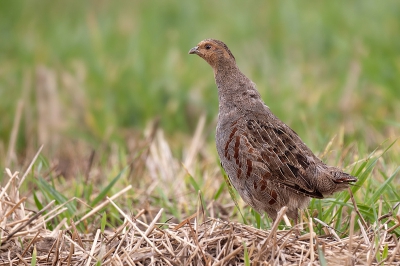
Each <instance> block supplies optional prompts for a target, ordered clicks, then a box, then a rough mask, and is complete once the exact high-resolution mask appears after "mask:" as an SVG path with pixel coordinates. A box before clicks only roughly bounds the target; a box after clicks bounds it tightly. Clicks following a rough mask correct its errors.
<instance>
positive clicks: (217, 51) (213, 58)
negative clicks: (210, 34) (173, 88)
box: [189, 39, 235, 70]
mask: <svg viewBox="0 0 400 266" xmlns="http://www.w3.org/2000/svg"><path fill="white" fill-rule="evenodd" d="M189 54H197V55H198V56H200V57H201V58H203V59H204V60H206V62H207V63H209V64H210V65H211V67H212V68H214V70H216V68H217V67H218V66H219V65H220V64H221V63H223V64H224V65H225V64H227V63H233V64H235V57H234V56H233V54H232V53H231V51H230V50H229V48H228V46H226V44H225V43H223V42H221V41H218V40H214V39H205V40H203V41H201V42H200V43H199V44H198V45H197V46H195V47H193V48H192V49H190V51H189Z"/></svg>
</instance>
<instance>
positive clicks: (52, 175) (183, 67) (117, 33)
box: [0, 0, 400, 234]
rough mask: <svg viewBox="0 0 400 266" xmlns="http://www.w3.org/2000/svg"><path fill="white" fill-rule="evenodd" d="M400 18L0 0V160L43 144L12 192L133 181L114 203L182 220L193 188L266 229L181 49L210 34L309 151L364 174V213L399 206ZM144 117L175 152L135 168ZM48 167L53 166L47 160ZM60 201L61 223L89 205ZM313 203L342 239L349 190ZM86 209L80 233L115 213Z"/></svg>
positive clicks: (94, 193)
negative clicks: (235, 181) (224, 157)
mask: <svg viewBox="0 0 400 266" xmlns="http://www.w3.org/2000/svg"><path fill="white" fill-rule="evenodd" d="M398 14H400V3H399V2H398V1H394V0H393V1H386V2H385V4H382V3H377V2H376V1H361V0H359V1H352V2H343V1H340V2H338V1H324V2H319V3H315V2H301V3H300V2H295V1H272V2H271V1H270V2H259V3H254V2H249V3H244V2H240V1H227V0H226V1H218V2H215V1H202V2H182V1H160V0H157V1H145V2H143V1H118V2H105V1H101V2H99V1H89V2H85V3H82V1H68V3H64V2H54V1H3V2H1V3H0V39H1V40H2V41H0V62H1V64H0V121H1V123H0V166H1V168H2V169H4V168H5V167H8V168H11V169H12V170H18V171H20V172H22V171H23V170H24V169H26V165H27V163H28V162H29V160H30V159H31V158H32V157H33V154H34V152H35V151H36V150H37V149H38V147H39V146H40V145H41V144H45V149H44V151H43V153H42V157H40V158H39V160H38V161H37V162H36V164H35V167H34V168H33V170H32V171H31V173H30V174H29V175H28V179H27V183H26V184H24V187H23V191H22V193H24V192H25V193H26V194H27V195H28V196H31V195H33V194H34V195H35V197H32V200H31V202H30V203H31V205H32V206H36V208H38V209H40V208H41V207H43V206H45V205H46V204H47V203H48V202H49V201H51V200H52V199H55V200H56V201H57V204H62V203H65V202H66V201H68V200H69V199H71V198H74V197H76V198H77V199H81V200H82V201H84V202H85V203H86V204H88V205H89V206H91V207H93V206H94V205H96V204H97V203H99V202H100V201H104V200H105V196H106V195H108V196H110V195H112V194H114V193H116V192H117V191H119V190H121V189H122V188H124V187H126V186H127V185H129V184H132V185H133V187H134V189H132V191H130V192H129V193H128V194H127V195H126V196H124V198H123V200H121V201H123V203H124V206H125V207H126V208H127V209H130V210H132V213H135V212H137V211H139V210H140V209H142V208H147V209H149V210H150V215H151V210H154V211H155V210H156V209H157V208H161V207H163V208H165V209H166V213H167V215H165V216H164V217H163V219H164V220H168V219H170V218H172V217H173V218H174V219H176V220H180V219H183V218H185V217H187V216H189V215H191V214H193V212H195V211H196V210H197V203H198V197H199V196H198V195H199V194H198V191H200V192H201V194H200V195H201V197H202V200H200V201H201V202H203V204H205V205H207V204H211V202H212V200H213V199H214V200H215V204H214V205H213V206H214V207H215V210H220V211H218V212H217V211H215V212H214V214H215V215H217V214H216V213H219V214H218V215H221V216H222V217H224V218H229V219H232V220H236V221H240V222H243V221H244V220H246V221H247V222H248V223H250V224H253V225H254V226H256V227H259V228H266V227H268V226H270V221H269V220H267V219H266V218H262V217H260V216H259V215H257V214H255V213H254V212H253V211H252V210H251V209H249V208H243V207H244V204H243V202H241V201H239V202H238V206H239V207H240V208H241V211H242V213H243V218H242V217H241V214H240V212H239V211H238V210H237V209H236V208H235V207H234V205H232V200H231V199H230V196H229V193H228V191H227V188H226V186H225V185H224V181H223V180H224V179H223V177H222V174H221V173H220V172H219V169H218V168H219V163H218V159H217V154H216V151H215V148H214V144H213V141H214V139H213V135H214V127H215V117H216V114H217V110H218V99H217V91H216V88H215V84H214V80H213V75H212V71H211V69H210V67H209V66H208V65H207V64H206V63H205V62H203V61H202V60H201V59H199V58H197V57H195V56H189V55H188V54H187V52H188V50H189V49H190V48H191V47H193V46H195V45H196V44H197V43H198V42H199V41H200V40H202V39H205V38H210V37H213V38H218V39H221V40H223V41H225V42H226V43H227V44H228V46H229V47H230V49H231V50H232V52H233V54H234V55H235V57H236V60H237V63H238V65H239V66H240V68H241V69H242V71H243V72H244V73H245V74H247V75H248V76H249V77H250V78H251V79H252V80H253V81H254V82H255V83H256V84H257V86H258V88H259V90H260V92H261V94H262V96H263V99H264V100H265V102H266V104H267V105H269V106H270V108H271V109H272V111H273V112H274V113H275V114H276V115H277V116H278V117H280V118H281V119H282V120H283V121H285V122H286V123H287V124H288V125H290V126H291V127H292V128H293V129H295V131H296V132H297V133H298V134H299V135H300V136H301V137H302V139H303V140H304V141H305V142H306V143H307V145H309V146H310V148H311V149H312V150H313V151H315V152H316V153H319V154H321V155H323V160H324V161H325V162H327V163H329V164H332V165H337V166H339V167H346V171H348V172H351V173H352V174H354V175H356V176H357V177H358V178H359V179H360V182H359V183H358V184H357V186H354V187H353V188H352V189H353V191H354V193H355V198H356V200H357V202H358V204H359V209H360V212H361V213H362V214H363V216H364V218H365V219H366V220H367V221H368V222H369V223H373V222H374V221H376V219H377V218H378V217H377V216H378V212H379V202H380V200H382V206H383V207H382V210H381V212H382V213H388V212H392V213H393V214H395V213H396V212H397V211H398V210H397V209H395V210H392V209H391V208H392V207H393V206H394V205H395V203H396V202H399V201H400V195H399V193H398V191H400V190H399V187H400V182H399V173H398V171H399V168H398V167H399V161H400V144H399V142H395V143H394V144H392V143H393V141H395V139H396V138H398V137H399V136H400V135H399V133H398V132H399V129H400V124H399V122H398V121H400V108H399V99H400V90H399V88H400V79H399V78H398V77H399V74H400V53H399V52H398V48H399V47H400V37H399V36H398V32H399V30H400V20H399V19H398ZM42 67H45V70H43V69H42ZM43 71H44V72H43ZM43 78H44V79H45V80H46V79H54V80H55V84H56V85H55V86H54V88H55V89H53V90H52V89H51V88H50V89H45V88H44V87H45V86H44V85H43ZM50 87H51V85H50ZM20 99H21V100H22V101H23V104H24V107H23V110H22V116H21V117H22V120H21V122H20V127H19V128H18V131H17V135H16V137H17V138H16V144H15V147H13V146H12V147H11V150H13V151H15V153H16V157H8V156H7V151H8V147H9V145H10V141H11V136H12V127H13V123H14V119H15V117H16V110H17V102H18V100H20ZM41 108H43V110H42V111H41V110H40V109H41ZM203 114H205V116H206V118H207V120H206V126H205V129H204V131H203V133H202V135H201V141H202V145H201V147H200V148H198V149H195V150H196V156H195V162H194V163H193V165H192V166H191V167H190V170H189V172H188V173H186V171H185V170H184V169H183V167H182V165H181V162H183V161H185V158H187V157H186V156H187V154H188V151H189V149H190V148H189V147H190V143H191V141H192V140H191V138H192V135H193V134H194V132H195V128H196V126H197V121H198V120H199V118H200V116H201V115H203ZM155 118H159V121H160V124H159V128H161V129H162V130H163V131H164V132H165V143H167V144H168V145H169V149H170V150H171V154H169V153H168V152H169V150H168V149H166V148H165V145H164V146H162V145H161V144H160V143H161V142H160V141H161V140H163V139H164V138H162V137H160V136H159V135H157V134H156V137H155V142H156V143H158V144H159V146H158V148H159V149H158V152H159V154H163V156H161V157H162V158H158V160H156V159H155V158H156V157H154V156H155V155H154V153H152V152H149V155H148V156H149V157H151V158H153V159H154V161H153V163H154V164H153V165H152V166H151V165H149V164H147V165H145V159H144V158H145V157H146V156H147V155H146V154H147V152H148V146H149V145H148V143H147V142H146V141H145V140H146V139H147V140H148V139H151V138H149V137H148V135H146V134H147V133H144V132H145V131H146V130H149V128H150V127H149V126H148V125H149V121H152V120H154V119H155ZM145 128H147V129H146V130H145ZM335 136H336V137H335ZM331 140H332V141H331ZM330 141H331V142H330ZM160 145H161V146H162V147H164V148H162V147H161V146H160ZM325 147H326V151H325V152H324V150H325ZM388 147H390V148H389V150H387V151H386V149H387V148H388ZM92 152H93V154H94V155H93V158H92V159H93V160H91V159H90V158H91V154H92ZM145 155H146V156H145ZM10 158H11V159H10ZM57 164H58V165H60V164H61V165H64V168H63V167H59V168H57V169H55V168H54V166H55V165H57ZM127 166H128V167H129V171H125V172H123V169H125V167H127ZM152 167H153V168H152ZM163 167H164V168H163ZM165 167H169V168H170V169H165ZM150 168H151V169H150ZM143 169H144V170H143ZM152 171H153V172H152ZM4 182H5V180H2V177H0V183H4ZM218 204H219V205H220V206H217V205H218ZM66 206H67V207H68V209H69V212H68V214H67V216H65V217H64V216H62V217H58V218H57V219H62V218H68V219H71V218H74V219H75V218H76V217H81V216H82V215H84V213H85V212H86V211H87V206H86V205H84V204H82V202H80V201H78V200H74V201H70V202H69V203H68V204H67V205H66ZM222 209H223V210H226V212H227V213H223V212H221V210H222ZM314 210H316V211H318V218H319V219H320V220H322V221H324V222H327V223H329V222H331V221H332V224H333V225H334V227H335V228H336V229H337V230H339V231H341V232H344V233H346V230H347V227H346V226H348V223H346V222H347V219H348V213H349V212H350V211H351V210H352V204H351V202H350V201H349V198H348V194H347V193H346V192H343V193H340V194H337V195H335V197H334V198H331V199H326V200H322V201H319V200H315V201H312V202H311V205H310V210H309V211H308V212H309V213H310V214H312V213H313V212H314ZM105 212H106V213H107V215H105V214H104V213H105ZM206 212H207V213H208V214H210V212H211V207H210V208H208V209H207V208H206ZM221 213H222V214H221ZM102 217H106V218H102ZM96 219H97V220H94V222H93V224H87V225H80V229H81V230H86V231H87V230H89V228H91V226H93V225H95V224H96V223H98V224H99V223H100V222H101V224H102V227H103V228H104V226H105V225H104V223H107V226H115V225H116V224H119V223H120V222H121V218H120V217H119V215H118V212H117V211H116V210H115V209H113V207H107V209H106V210H101V212H99V215H98V216H97V217H96ZM104 220H106V221H104ZM53 222H54V221H53ZM54 224H56V223H54ZM389 225H393V222H389ZM396 233H397V234H399V230H398V229H397V231H396Z"/></svg>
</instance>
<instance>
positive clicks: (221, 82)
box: [214, 64, 251, 107]
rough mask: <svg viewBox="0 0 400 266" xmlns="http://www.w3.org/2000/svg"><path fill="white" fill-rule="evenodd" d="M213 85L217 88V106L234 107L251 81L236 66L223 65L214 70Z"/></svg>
mask: <svg viewBox="0 0 400 266" xmlns="http://www.w3.org/2000/svg"><path fill="white" fill-rule="evenodd" d="M214 78H215V83H216V84H217V87H218V98H219V105H220V107H221V106H230V105H235V104H236V103H237V101H238V100H239V99H241V95H242V93H243V92H244V90H246V89H248V88H246V87H247V86H246V84H249V83H250V82H251V81H250V80H249V79H248V78H247V77H246V76H245V75H244V74H243V73H242V72H241V71H240V70H239V68H238V67H237V65H236V64H224V65H222V66H219V67H216V68H214Z"/></svg>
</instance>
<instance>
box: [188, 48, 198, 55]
mask: <svg viewBox="0 0 400 266" xmlns="http://www.w3.org/2000/svg"><path fill="white" fill-rule="evenodd" d="M198 52H199V47H198V46H196V47H193V48H192V49H190V51H189V54H198Z"/></svg>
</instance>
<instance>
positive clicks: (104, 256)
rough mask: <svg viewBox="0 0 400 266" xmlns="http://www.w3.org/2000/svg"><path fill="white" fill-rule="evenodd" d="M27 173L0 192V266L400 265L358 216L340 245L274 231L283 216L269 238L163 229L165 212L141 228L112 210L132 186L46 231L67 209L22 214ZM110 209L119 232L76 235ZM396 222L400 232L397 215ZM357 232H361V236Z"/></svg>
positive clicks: (204, 226) (390, 237) (233, 228)
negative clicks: (116, 217)
mask: <svg viewBox="0 0 400 266" xmlns="http://www.w3.org/2000/svg"><path fill="white" fill-rule="evenodd" d="M35 158H37V156H35ZM33 162H34V161H33ZM33 162H32V164H33ZM32 164H31V165H32ZM29 169H30V168H29V167H28V169H27V171H26V173H25V174H24V175H23V176H22V178H20V177H19V173H18V172H15V173H12V172H11V171H10V170H9V169H6V171H5V172H6V175H7V176H8V182H7V183H6V184H5V186H4V187H1V190H0V265H22V264H25V265H30V264H31V263H32V260H33V259H36V264H37V265H50V264H51V265H99V264H98V263H100V264H101V265H244V264H245V256H247V257H248V258H249V260H250V261H251V262H252V263H253V265H256V264H255V263H256V262H260V265H319V264H320V263H321V262H325V263H326V264H327V265H399V263H400V241H398V240H397V238H396V236H395V235H394V234H392V231H393V228H389V229H388V228H387V226H386V224H380V223H379V221H378V222H377V223H376V224H374V225H372V226H370V227H368V228H367V227H366V226H365V222H364V221H362V220H360V219H359V217H358V216H357V215H356V212H353V213H352V215H351V220H350V233H349V236H348V237H344V238H340V237H339V236H338V235H337V234H336V233H335V231H334V230H333V229H332V228H330V227H329V226H328V225H327V224H324V223H323V222H322V221H320V220H317V219H313V220H311V219H310V220H309V221H308V222H307V223H305V224H303V226H308V227H309V233H307V234H305V235H300V234H299V230H298V229H297V228H292V229H290V230H279V229H278V225H279V223H280V222H281V221H284V220H285V219H284V218H285V212H286V209H285V208H283V209H282V210H281V211H280V212H279V215H278V219H277V220H276V222H275V223H274V224H273V226H272V228H271V229H270V230H259V229H256V228H254V227H252V226H248V225H243V224H239V223H232V222H229V221H223V220H219V219H212V218H210V219H208V220H207V219H206V220H205V221H204V222H202V223H198V222H197V219H199V217H201V216H202V214H201V213H194V214H193V215H191V216H190V217H188V218H187V219H184V220H183V221H182V222H181V223H179V224H175V223H160V217H161V216H162V214H163V211H164V210H163V209H160V210H159V212H158V214H157V215H156V216H155V217H154V219H153V220H152V221H149V222H144V221H146V219H145V218H144V214H145V211H140V212H139V213H138V214H137V215H136V216H135V217H133V216H132V215H130V214H128V213H126V212H125V211H124V210H123V209H122V208H121V207H119V206H118V204H116V203H115V200H116V199H118V197H120V196H121V195H123V194H124V193H126V192H127V191H128V190H129V189H131V187H130V186H128V187H126V188H125V189H123V190H122V191H120V192H119V193H117V194H115V195H113V196H112V197H109V198H107V200H106V201H104V202H102V203H99V205H98V206H96V207H95V208H93V209H92V210H91V211H90V212H88V213H87V215H85V216H84V217H82V218H81V219H80V220H77V221H73V220H71V221H66V219H64V220H62V222H61V223H60V225H59V226H57V227H56V228H55V229H54V230H52V231H51V230H49V229H48V228H46V222H48V221H51V219H54V217H57V215H60V214H61V213H63V212H65V211H66V210H67V208H65V204H64V205H55V203H54V201H52V202H50V203H49V204H48V205H47V206H45V207H44V208H43V209H42V210H41V211H39V212H35V211H33V210H27V209H26V208H25V202H26V198H24V197H20V195H19V192H18V189H19V187H20V186H21V183H22V182H23V181H24V179H25V177H26V175H27V172H29V171H30V170H29ZM71 200H72V199H71ZM199 202H201V200H199ZM109 204H111V205H113V206H114V207H115V208H116V209H117V210H118V212H119V213H120V215H121V217H123V219H124V223H123V224H121V225H120V227H118V228H115V229H114V230H105V231H104V232H101V230H100V229H97V230H96V231H95V232H93V233H91V234H81V233H79V232H78V231H77V229H76V227H75V225H76V224H79V223H81V222H84V221H85V220H86V219H89V218H90V217H92V216H93V215H95V214H96V212H98V211H99V210H100V209H102V208H104V207H106V206H107V205H109ZM201 209H202V208H198V210H199V211H200V210H201ZM397 217H398V218H399V222H398V224H400V214H399V213H398V215H397ZM142 218H143V219H142ZM314 222H317V223H319V224H321V225H322V226H323V227H324V228H325V229H326V232H328V234H327V235H326V236H318V235H317V234H316V233H315V232H314V231H313V224H314ZM355 224H358V225H359V226H360V228H361V230H359V231H358V232H356V231H355V230H354V226H355ZM98 227H100V226H98ZM245 250H246V254H245ZM384 250H388V253H387V257H386V258H384V259H383V260H382V261H380V262H379V263H378V262H377V254H382V253H383V252H384ZM381 257H382V256H381Z"/></svg>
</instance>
